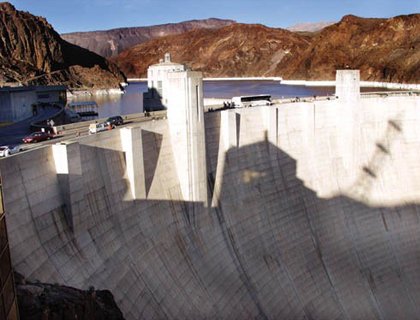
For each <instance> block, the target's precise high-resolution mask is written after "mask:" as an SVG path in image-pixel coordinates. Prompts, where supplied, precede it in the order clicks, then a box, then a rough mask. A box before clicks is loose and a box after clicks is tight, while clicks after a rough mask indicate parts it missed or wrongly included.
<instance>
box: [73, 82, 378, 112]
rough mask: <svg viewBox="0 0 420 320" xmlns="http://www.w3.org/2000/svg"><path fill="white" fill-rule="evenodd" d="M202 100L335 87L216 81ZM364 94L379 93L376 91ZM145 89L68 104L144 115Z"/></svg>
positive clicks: (138, 86)
mask: <svg viewBox="0 0 420 320" xmlns="http://www.w3.org/2000/svg"><path fill="white" fill-rule="evenodd" d="M203 83H204V85H203V91H204V97H205V98H219V99H226V100H228V99H231V98H232V97H234V96H245V95H254V94H270V95H271V96H272V97H273V98H274V99H280V98H292V97H312V96H314V95H316V96H326V95H331V94H334V91H335V90H334V87H305V86H291V85H282V84H280V83H279V81H271V80H267V81H266V80H241V81H237V80H235V81H234V80H217V81H204V82H203ZM362 89H363V91H372V90H375V91H380V90H378V88H374V89H371V90H369V88H362ZM146 90H147V82H145V81H142V82H131V83H130V84H129V85H128V86H127V87H126V92H125V94H123V95H103V96H78V97H75V98H72V99H70V100H69V102H70V101H96V103H97V104H98V106H99V117H100V118H103V117H109V116H112V115H124V114H130V113H138V112H143V103H142V99H143V95H142V93H143V92H145V91H146Z"/></svg>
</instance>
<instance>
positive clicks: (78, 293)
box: [15, 274, 124, 320]
mask: <svg viewBox="0 0 420 320" xmlns="http://www.w3.org/2000/svg"><path fill="white" fill-rule="evenodd" d="M15 280H16V289H17V297H18V305H19V315H20V319H21V320H35V319H42V320H67V319H82V320H94V319H98V320H99V319H101V320H124V317H123V314H122V312H121V310H120V309H119V308H118V306H117V304H116V303H115V301H114V297H113V295H112V293H111V292H110V291H108V290H95V289H94V288H93V287H91V288H90V289H89V290H87V291H85V290H79V289H76V288H72V287H68V286H60V285H58V284H48V283H40V282H36V283H35V282H29V281H27V280H25V279H24V277H23V276H21V275H20V274H15Z"/></svg>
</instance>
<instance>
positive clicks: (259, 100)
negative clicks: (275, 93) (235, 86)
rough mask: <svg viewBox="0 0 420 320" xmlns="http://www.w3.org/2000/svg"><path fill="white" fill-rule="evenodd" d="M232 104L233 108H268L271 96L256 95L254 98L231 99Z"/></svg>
mask: <svg viewBox="0 0 420 320" xmlns="http://www.w3.org/2000/svg"><path fill="white" fill-rule="evenodd" d="M232 104H233V106H234V107H235V108H244V107H255V106H270V105H271V96H270V95H268V94H257V95H254V96H241V97H233V98H232Z"/></svg>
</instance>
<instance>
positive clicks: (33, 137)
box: [22, 131, 53, 143]
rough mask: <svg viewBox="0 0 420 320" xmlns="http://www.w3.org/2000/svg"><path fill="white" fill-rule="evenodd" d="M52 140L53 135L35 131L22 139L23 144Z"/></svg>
mask: <svg viewBox="0 0 420 320" xmlns="http://www.w3.org/2000/svg"><path fill="white" fill-rule="evenodd" d="M51 138H53V135H52V134H51V133H49V132H43V131H37V132H33V133H31V134H30V135H29V136H26V137H25V138H23V139H22V141H23V142H24V143H32V142H41V141H45V140H50V139H51Z"/></svg>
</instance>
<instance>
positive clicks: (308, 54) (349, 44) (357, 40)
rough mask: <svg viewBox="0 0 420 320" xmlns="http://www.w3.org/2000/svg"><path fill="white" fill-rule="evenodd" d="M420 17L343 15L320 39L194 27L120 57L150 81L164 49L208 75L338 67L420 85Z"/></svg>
mask: <svg viewBox="0 0 420 320" xmlns="http://www.w3.org/2000/svg"><path fill="white" fill-rule="evenodd" d="M419 46H420V14H413V15H405V16H398V17H394V18H390V19H366V18H359V17H355V16H345V17H344V18H343V19H342V20H341V21H340V22H338V23H336V24H333V25H331V26H329V27H326V28H324V29H323V30H322V31H318V32H317V33H314V34H302V33H293V32H289V31H286V30H282V29H273V28H268V27H264V26H261V25H244V24H235V25H231V26H227V27H224V28H221V29H218V30H195V31H191V32H187V33H184V34H181V35H176V36H167V37H163V38H160V39H155V40H152V41H149V42H146V43H144V44H141V45H138V46H135V47H133V48H131V49H128V50H126V51H124V52H122V53H121V54H120V55H119V56H118V57H116V58H115V60H114V61H115V62H116V63H117V64H118V65H119V66H120V68H121V69H122V70H123V71H124V72H126V73H127V74H128V75H130V76H136V77H137V76H145V74H146V70H147V67H148V66H149V65H150V64H152V63H156V62H157V61H158V60H159V58H160V57H162V56H163V53H164V52H170V53H171V54H172V56H173V57H174V58H173V60H174V61H177V62H180V63H186V64H187V65H189V66H190V67H192V68H193V69H197V70H201V71H203V72H204V74H205V75H206V76H216V77H217V76H218V77H223V76H282V77H284V78H287V79H313V80H314V79H319V80H328V79H334V76H335V70H336V69H340V68H355V69H360V70H361V77H362V79H363V80H369V81H390V82H419V81H420V50H419Z"/></svg>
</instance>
